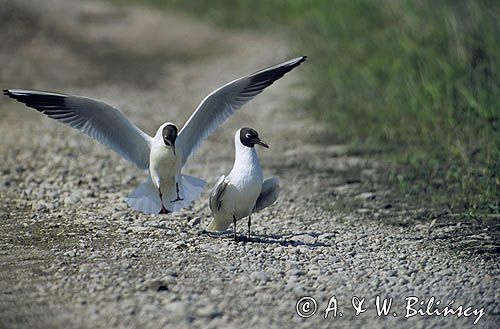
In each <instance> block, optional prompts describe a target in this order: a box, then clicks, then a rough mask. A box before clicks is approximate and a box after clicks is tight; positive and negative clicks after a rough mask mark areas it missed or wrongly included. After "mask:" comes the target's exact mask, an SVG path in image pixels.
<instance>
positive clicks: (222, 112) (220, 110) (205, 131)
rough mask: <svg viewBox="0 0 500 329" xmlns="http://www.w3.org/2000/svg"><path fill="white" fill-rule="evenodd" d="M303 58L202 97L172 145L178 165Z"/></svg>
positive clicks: (303, 58)
mask: <svg viewBox="0 0 500 329" xmlns="http://www.w3.org/2000/svg"><path fill="white" fill-rule="evenodd" d="M305 59H306V56H302V57H298V58H295V59H292V60H289V61H287V62H284V63H281V64H278V65H274V66H271V67H269V68H266V69H263V70H261V71H258V72H255V73H253V74H250V75H247V76H245V77H243V78H240V79H236V80H234V81H232V82H229V83H228V84H226V85H224V86H222V87H220V88H218V89H217V90H215V91H213V92H212V93H211V94H210V95H208V96H207V97H205V99H203V101H202V102H201V103H200V105H198V108H197V109H196V110H195V111H194V113H193V114H192V115H191V117H190V118H189V119H188V121H187V122H186V124H185V125H184V127H183V128H182V130H181V131H180V132H179V137H178V138H177V142H176V143H177V145H178V147H179V149H181V150H182V164H184V163H186V160H187V159H188V157H189V156H191V155H192V154H193V153H194V152H195V151H196V150H197V149H198V147H199V146H200V145H201V143H202V142H203V141H204V140H205V139H206V138H207V137H208V136H209V135H210V134H211V133H212V132H213V131H214V130H215V129H217V127H219V126H220V125H221V124H222V123H223V122H224V121H225V120H226V119H227V118H228V117H229V116H231V115H232V114H233V113H234V112H236V111H237V110H239V109H240V108H241V107H242V106H243V105H244V104H246V103H247V102H249V101H250V100H251V99H253V98H254V97H255V96H257V95H258V94H260V93H261V92H262V91H263V90H264V89H265V88H266V87H269V86H270V85H272V84H273V82H274V81H276V80H278V79H280V78H281V77H283V76H284V75H285V74H286V73H287V72H289V71H291V70H292V69H294V68H295V67H297V66H298V65H300V63H302V62H303V61H305Z"/></svg>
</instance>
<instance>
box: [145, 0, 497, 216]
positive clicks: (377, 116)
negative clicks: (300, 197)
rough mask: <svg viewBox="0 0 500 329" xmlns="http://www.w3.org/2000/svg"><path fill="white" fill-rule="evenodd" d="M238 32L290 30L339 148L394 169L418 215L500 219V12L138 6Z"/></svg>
mask: <svg viewBox="0 0 500 329" xmlns="http://www.w3.org/2000/svg"><path fill="white" fill-rule="evenodd" d="M138 1H140V2H143V3H150V4H153V5H158V6H163V7H167V8H170V9H172V8H173V9H177V10H183V11H186V12H190V13H192V14H194V15H198V16H201V17H202V18H204V19H206V20H207V21H210V22H212V23H214V24H218V25H222V26H225V27H231V28H248V27H252V28H256V29H268V28H285V29H287V30H288V31H289V33H290V34H293V35H294V37H293V40H298V44H297V45H296V48H297V51H298V53H300V54H302V53H303V54H306V55H308V56H309V61H308V63H307V65H310V66H311V81H312V82H314V90H315V94H314V95H313V97H312V98H311V100H310V103H309V104H307V107H308V108H311V109H312V110H313V111H314V112H315V115H316V116H317V117H318V118H320V119H322V120H327V121H328V122H329V125H330V127H331V136H332V141H335V142H337V143H347V144H350V145H351V150H352V152H360V153H361V154H364V155H366V156H376V157H379V158H381V159H383V160H385V161H386V163H387V164H388V167H389V168H390V169H389V173H388V175H387V177H386V180H385V181H384V182H383V183H385V184H388V185H389V186H392V187H394V190H395V191H396V192H397V195H399V196H401V198H402V199H405V200H407V201H411V202H412V203H414V204H415V205H416V206H427V207H434V208H448V209H450V210H451V211H452V212H454V213H462V214H469V215H471V216H481V215H485V214H492V213H494V214H498V213H499V212H500V209H499V208H500V204H499V200H500V93H499V91H500V70H499V69H500V2H498V1H486V0H483V1H481V0H477V1H460V0H457V1H430V0H427V1H419V0H408V1H366V0H353V1H328V0H324V1H323V0H317V1H305V0H296V1H284V0H282V1H255V0H236V1H230V0H215V1H209V2H208V1H206V2H205V1H203V2H202V1H195V0H185V1H180V0H165V1H162V0H138Z"/></svg>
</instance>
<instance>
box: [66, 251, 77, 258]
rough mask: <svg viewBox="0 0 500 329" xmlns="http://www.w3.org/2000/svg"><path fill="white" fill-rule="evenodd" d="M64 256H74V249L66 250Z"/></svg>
mask: <svg viewBox="0 0 500 329" xmlns="http://www.w3.org/2000/svg"><path fill="white" fill-rule="evenodd" d="M64 256H68V257H75V256H76V250H70V251H66V252H65V253H64Z"/></svg>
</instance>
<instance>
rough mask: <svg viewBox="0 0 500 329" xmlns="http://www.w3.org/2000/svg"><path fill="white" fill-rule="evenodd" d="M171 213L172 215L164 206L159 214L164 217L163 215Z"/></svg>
mask: <svg viewBox="0 0 500 329" xmlns="http://www.w3.org/2000/svg"><path fill="white" fill-rule="evenodd" d="M169 213H171V211H170V210H168V209H167V208H165V207H164V206H163V205H162V206H161V210H160V213H159V214H160V215H162V214H169Z"/></svg>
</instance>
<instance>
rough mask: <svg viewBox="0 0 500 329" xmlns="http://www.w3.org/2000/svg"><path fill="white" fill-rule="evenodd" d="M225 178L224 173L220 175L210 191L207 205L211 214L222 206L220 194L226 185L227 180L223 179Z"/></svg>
mask: <svg viewBox="0 0 500 329" xmlns="http://www.w3.org/2000/svg"><path fill="white" fill-rule="evenodd" d="M225 179H226V176H225V175H222V176H220V178H219V180H218V181H217V183H215V185H214V187H213V188H212V192H210V199H209V205H210V210H211V211H212V214H213V213H215V212H217V211H219V209H220V207H221V206H222V194H223V193H224V190H225V189H226V187H227V182H225V181H224V180H225Z"/></svg>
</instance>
